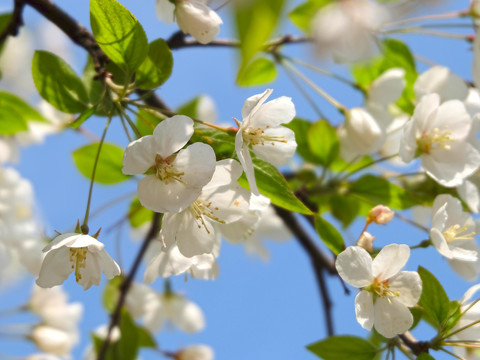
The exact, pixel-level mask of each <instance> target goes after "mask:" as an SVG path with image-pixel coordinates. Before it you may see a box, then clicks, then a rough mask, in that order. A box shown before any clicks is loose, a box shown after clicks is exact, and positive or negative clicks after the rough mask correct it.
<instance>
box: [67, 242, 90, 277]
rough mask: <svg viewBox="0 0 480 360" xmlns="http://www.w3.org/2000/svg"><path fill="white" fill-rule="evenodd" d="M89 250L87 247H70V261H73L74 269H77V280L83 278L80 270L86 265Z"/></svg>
mask: <svg viewBox="0 0 480 360" xmlns="http://www.w3.org/2000/svg"><path fill="white" fill-rule="evenodd" d="M87 252H88V250H87V247H79V248H70V262H71V263H72V269H75V279H76V281H77V282H79V281H80V280H81V279H82V274H81V273H80V270H81V269H83V268H85V266H86V263H85V262H86V260H87Z"/></svg>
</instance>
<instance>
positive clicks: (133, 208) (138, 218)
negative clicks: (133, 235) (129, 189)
mask: <svg viewBox="0 0 480 360" xmlns="http://www.w3.org/2000/svg"><path fill="white" fill-rule="evenodd" d="M152 218H153V211H152V210H148V209H147V208H144V207H143V206H142V204H140V201H139V200H138V197H135V198H134V199H133V200H132V203H131V204H130V209H129V211H128V220H129V221H130V225H131V226H132V227H133V228H138V227H140V226H142V225H143V224H145V223H147V222H149V221H151V220H152Z"/></svg>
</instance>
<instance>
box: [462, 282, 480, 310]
mask: <svg viewBox="0 0 480 360" xmlns="http://www.w3.org/2000/svg"><path fill="white" fill-rule="evenodd" d="M478 290H480V284H477V285H473V286H472V287H470V288H469V289H468V290H467V291H465V294H463V296H462V298H461V299H460V305H466V304H467V303H470V300H471V299H472V297H473V295H475V293H476V292H477V291H478Z"/></svg>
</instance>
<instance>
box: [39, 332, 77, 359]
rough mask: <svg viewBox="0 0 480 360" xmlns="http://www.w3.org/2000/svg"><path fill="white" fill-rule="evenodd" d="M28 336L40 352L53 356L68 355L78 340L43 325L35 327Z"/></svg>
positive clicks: (66, 333)
mask: <svg viewBox="0 0 480 360" xmlns="http://www.w3.org/2000/svg"><path fill="white" fill-rule="evenodd" d="M30 336H31V339H32V340H33V342H34V343H35V345H37V347H38V348H39V349H40V350H42V351H45V352H47V353H51V354H54V355H68V354H69V353H70V351H71V350H72V348H73V347H74V346H75V344H76V343H77V340H78V339H77V337H76V336H74V337H72V336H71V334H70V333H69V332H67V331H64V330H60V329H57V328H54V327H50V326H45V325H41V326H37V327H36V328H35V329H34V330H33V332H32V334H30Z"/></svg>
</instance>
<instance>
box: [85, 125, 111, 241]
mask: <svg viewBox="0 0 480 360" xmlns="http://www.w3.org/2000/svg"><path fill="white" fill-rule="evenodd" d="M111 121H112V117H111V116H109V117H108V120H107V124H106V125H105V129H103V133H102V137H101V138H100V142H99V144H98V150H97V154H96V155H95V162H94V163H93V170H92V178H91V179H90V188H89V189H88V200H87V209H86V210H85V218H84V219H83V224H82V226H81V229H82V231H83V233H84V234H88V230H89V229H88V217H89V215H90V204H91V201H92V193H93V183H94V181H95V174H96V172H97V165H98V159H99V158H100V152H101V151H102V145H103V142H104V141H105V135H107V130H108V127H109V126H110V122H111Z"/></svg>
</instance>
